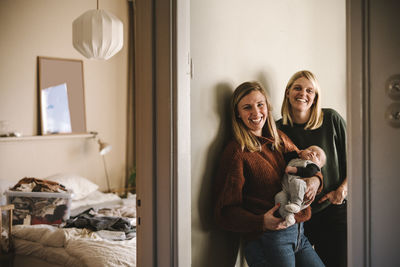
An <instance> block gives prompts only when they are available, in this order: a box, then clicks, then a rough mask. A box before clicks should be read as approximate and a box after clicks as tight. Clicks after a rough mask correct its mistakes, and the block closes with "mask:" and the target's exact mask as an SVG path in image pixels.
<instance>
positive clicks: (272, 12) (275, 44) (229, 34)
mask: <svg viewBox="0 0 400 267" xmlns="http://www.w3.org/2000/svg"><path fill="white" fill-rule="evenodd" d="M345 15H346V14H345V0H329V1H318V0H305V1H296V0H281V1H273V0H252V1H240V0H219V1H214V0H201V1H200V0H192V1H191V41H190V42H191V55H192V59H193V63H194V77H193V79H192V83H191V121H192V125H191V133H192V139H191V140H192V142H191V149H192V153H191V154H192V255H193V256H192V265H193V266H229V265H230V262H232V261H233V262H234V261H235V255H234V254H235V253H234V250H235V247H236V243H235V242H237V239H236V238H235V237H232V236H231V235H227V234H226V233H224V232H221V231H219V230H217V229H216V226H215V224H214V220H213V215H212V193H211V190H212V181H213V175H214V174H215V170H216V167H217V164H218V159H219V153H221V150H222V149H223V143H224V138H225V136H227V133H228V132H229V130H230V129H229V123H227V120H228V119H229V117H228V116H227V114H226V113H227V103H228V101H229V97H230V95H231V93H232V91H233V90H234V88H235V87H236V86H237V85H239V84H240V83H241V82H244V81H247V80H258V81H260V82H261V83H262V84H263V85H264V86H265V87H266V89H267V91H268V93H269V94H270V96H271V100H272V103H273V106H274V111H273V114H274V116H275V118H276V119H278V118H279V117H280V107H281V103H282V100H283V93H284V88H285V86H286V83H287V81H288V79H289V78H290V76H291V75H292V74H293V73H294V72H296V71H298V70H301V69H308V70H311V71H313V72H314V73H315V74H316V75H317V77H318V79H319V82H320V85H321V88H322V92H321V94H322V105H323V107H331V108H334V109H336V110H337V111H338V112H339V113H340V114H341V115H342V116H343V117H346V86H345V83H346V80H345V79H346V54H345V53H346V50H345V49H346V48H345V45H346V39H345V38H346V29H345Z"/></svg>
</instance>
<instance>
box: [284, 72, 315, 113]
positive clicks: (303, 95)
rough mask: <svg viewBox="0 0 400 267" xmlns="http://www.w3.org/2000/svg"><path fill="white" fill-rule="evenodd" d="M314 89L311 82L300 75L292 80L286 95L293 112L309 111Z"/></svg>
mask: <svg viewBox="0 0 400 267" xmlns="http://www.w3.org/2000/svg"><path fill="white" fill-rule="evenodd" d="M315 96H316V89H315V87H314V85H313V83H312V82H311V81H310V80H308V79H307V78H305V77H300V78H298V79H297V80H295V81H294V83H293V84H292V86H291V87H290V88H289V89H288V90H287V92H286V97H287V98H288V100H289V103H290V105H291V107H292V112H293V113H297V112H299V113H308V116H309V113H310V108H311V106H312V105H313V103H314V100H315Z"/></svg>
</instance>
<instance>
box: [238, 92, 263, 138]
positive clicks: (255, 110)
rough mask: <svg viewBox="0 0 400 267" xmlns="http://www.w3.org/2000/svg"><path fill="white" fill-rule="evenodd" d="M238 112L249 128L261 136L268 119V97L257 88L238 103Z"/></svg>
mask: <svg viewBox="0 0 400 267" xmlns="http://www.w3.org/2000/svg"><path fill="white" fill-rule="evenodd" d="M237 114H238V116H239V118H240V119H241V120H242V121H243V123H244V124H245V125H246V126H247V128H248V129H249V130H250V132H252V133H253V134H254V135H256V136H261V134H262V128H263V127H264V124H265V122H266V120H267V116H268V107H267V103H266V99H265V97H264V95H263V94H262V93H260V92H259V91H257V90H253V91H251V92H250V93H249V94H247V95H246V96H244V97H243V98H242V99H241V100H240V101H239V103H238V105H237Z"/></svg>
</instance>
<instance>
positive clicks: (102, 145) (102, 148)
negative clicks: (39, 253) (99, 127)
mask: <svg viewBox="0 0 400 267" xmlns="http://www.w3.org/2000/svg"><path fill="white" fill-rule="evenodd" d="M91 133H92V134H93V135H94V139H95V140H96V141H97V144H98V145H99V153H100V155H101V157H102V159H103V166H104V173H105V174H106V180H107V192H110V180H109V179H108V171H107V164H106V159H105V157H104V155H105V154H107V153H108V152H110V151H111V148H112V146H111V145H109V144H107V143H106V142H103V141H102V140H101V139H100V138H99V137H98V133H97V132H91Z"/></svg>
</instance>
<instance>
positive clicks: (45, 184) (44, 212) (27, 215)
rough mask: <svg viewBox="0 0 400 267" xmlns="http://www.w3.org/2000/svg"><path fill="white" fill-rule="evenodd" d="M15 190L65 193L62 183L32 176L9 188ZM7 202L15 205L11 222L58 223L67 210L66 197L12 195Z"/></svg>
mask: <svg viewBox="0 0 400 267" xmlns="http://www.w3.org/2000/svg"><path fill="white" fill-rule="evenodd" d="M10 191H16V192H27V193H32V192H46V193H66V192H67V189H66V188H65V186H63V185H62V184H59V183H56V182H53V181H47V180H42V179H38V178H33V177H25V178H23V179H21V180H20V181H19V182H18V183H17V184H16V185H14V186H13V187H12V188H10ZM9 203H10V204H14V205H15V209H14V213H13V224H60V223H62V221H63V218H64V216H65V215H66V213H67V210H68V198H66V197H59V198H58V197H45V196H43V197H41V196H39V197H38V195H37V194H35V196H33V195H32V194H27V195H26V196H12V194H10V197H9Z"/></svg>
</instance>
